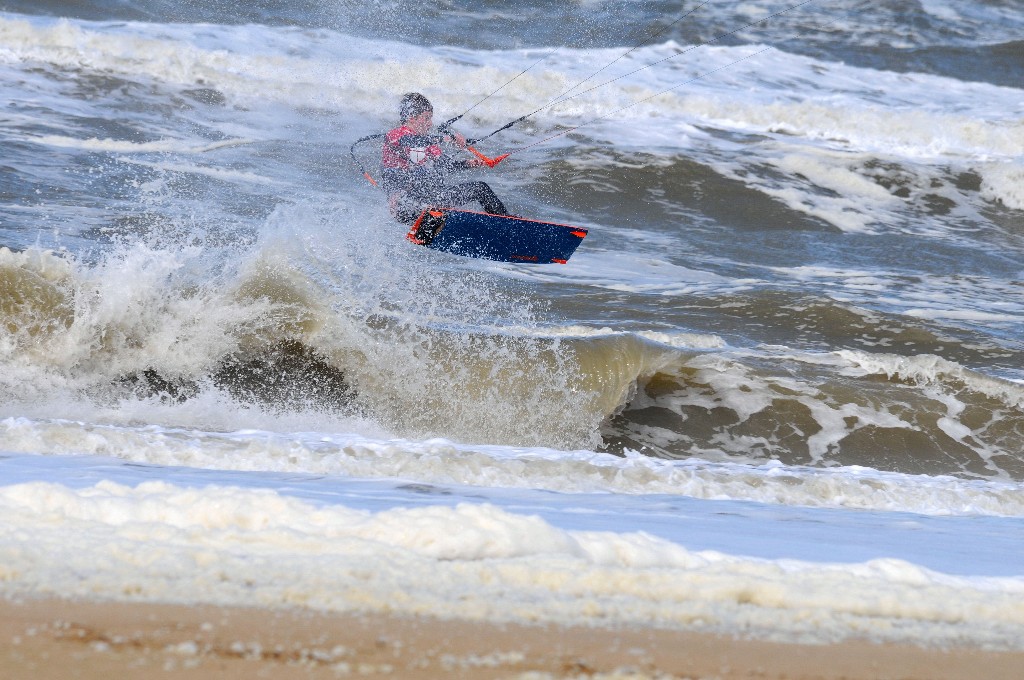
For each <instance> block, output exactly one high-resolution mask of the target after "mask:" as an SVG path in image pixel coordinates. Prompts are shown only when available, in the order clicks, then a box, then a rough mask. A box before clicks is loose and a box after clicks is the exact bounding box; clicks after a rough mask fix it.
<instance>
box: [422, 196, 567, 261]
mask: <svg viewBox="0 0 1024 680" xmlns="http://www.w3.org/2000/svg"><path fill="white" fill-rule="evenodd" d="M586 235H587V230H586V229H583V228H582V227H573V226H569V225H567V224H556V223H554V222H538V221H537V220H528V219H524V218H522V217H515V216H513V215H490V214H488V213H481V212H473V211H470V210H455V209H452V208H427V209H426V210H424V211H423V212H422V213H421V214H420V216H419V219H417V220H416V222H415V223H414V224H413V225H412V229H410V230H409V233H408V234H407V235H406V238H407V239H409V240H410V241H412V242H413V243H415V244H416V245H420V246H425V247H427V248H432V249H434V250H440V251H443V252H446V253H452V254H455V255H463V256H465V257H479V258H483V259H487V260H497V261H498V262H525V263H534V264H550V263H556V264H565V263H566V262H568V261H569V258H570V257H572V254H573V253H574V252H576V248H577V246H579V244H580V242H582V241H583V239H584V237H586Z"/></svg>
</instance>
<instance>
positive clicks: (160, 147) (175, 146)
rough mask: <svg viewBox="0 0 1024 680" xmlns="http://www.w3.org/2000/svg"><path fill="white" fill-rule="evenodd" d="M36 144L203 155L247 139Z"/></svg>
mask: <svg viewBox="0 0 1024 680" xmlns="http://www.w3.org/2000/svg"><path fill="white" fill-rule="evenodd" d="M31 141H34V142H36V143H38V144H45V145H47V146H55V147H59V148H68V149H87V150H89V151H115V152H119V153H154V152H156V153H204V152H207V151H214V150H215V149H223V148H227V147H232V146H241V145H243V144H248V143H250V142H251V141H252V140H248V139H224V140H220V141H217V142H209V143H206V144H196V143H194V142H188V141H183V140H175V139H160V140H155V141H151V142H130V141H125V140H119V139H96V138H95V137H92V138H89V139H76V138H74V137H65V136H62V135H42V136H39V137H34V138H31Z"/></svg>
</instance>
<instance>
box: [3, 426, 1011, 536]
mask: <svg viewBox="0 0 1024 680" xmlns="http://www.w3.org/2000/svg"><path fill="white" fill-rule="evenodd" d="M0 443H2V448H3V449H6V450H8V451H12V452H25V453H39V454H44V455H67V454H94V455H102V456H112V457H116V458H120V459H123V460H127V461H132V462H137V463H146V464H152V465H166V466H187V467H194V468H203V469H209V470H238V471H274V472H297V473H309V474H330V475H343V476H350V477H357V478H365V479H380V478H402V479H408V480H413V481H416V482H423V483H431V484H466V485H471V486H481V487H499V488H512V489H546V490H549V491H557V492H564V493H608V492H611V493H624V494H668V495H684V496H689V497H693V498H704V499H733V500H750V501H759V502H763V503H772V504H780V505H801V506H809V507H821V508H851V509H865V510H879V511H900V512H915V513H919V514H924V515H936V516H949V515H994V516H1024V488H1022V487H1021V486H1020V485H1019V484H1013V483H1008V482H985V481H977V480H964V479H957V478H954V477H934V476H925V475H905V474H899V473H889V472H880V471H877V470H871V469H867V468H826V469H815V468H808V467H799V466H784V465H781V464H778V463H770V464H767V465H762V466H751V465H741V464H730V463H708V462H707V461H701V460H696V459H694V460H684V461H671V460H662V459H656V458H651V457H648V456H643V455H640V454H629V455H627V456H626V457H624V458H622V457H618V456H614V455H610V454H602V453H595V452H589V451H577V452H565V451H555V450H549V449H543V448H514V447H496V446H468V445H459V444H456V443H453V442H450V441H445V440H428V441H419V442H416V441H406V440H380V439H373V438H370V437H363V436H357V435H344V436H342V435H329V434H323V433H319V434H312V433H311V434H308V435H303V434H294V435H284V434H278V433H273V432H265V431H241V432H236V433H223V434H221V433H212V432H201V431H195V430H181V429H171V428H159V427H154V426H149V427H143V428H135V427H125V426H103V425H91V424H85V423H76V422H66V421H48V420H30V419H27V418H6V419H4V420H0Z"/></svg>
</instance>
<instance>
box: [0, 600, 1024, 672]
mask: <svg viewBox="0 0 1024 680" xmlns="http://www.w3.org/2000/svg"><path fill="white" fill-rule="evenodd" d="M0 667H2V668H4V669H5V675H4V677H5V680H23V679H25V680H27V679H28V678H32V679H33V680H51V679H52V680H57V679H58V678H61V679H64V678H82V679H84V680H101V679H102V680H110V678H114V677H116V678H150V677H153V675H159V677H161V678H169V679H172V678H195V679H198V680H207V679H211V678H239V679H241V678H246V679H248V678H259V677H266V678H273V679H275V680H277V679H283V680H288V679H290V678H344V677H360V678H403V679H404V678H408V679H410V680H425V679H427V678H465V679H467V680H492V679H499V678H501V679H504V678H509V679H513V678H520V679H521V680H548V679H554V678H622V679H629V680H641V679H642V678H658V679H661V680H664V679H668V678H709V679H710V678H715V679H717V680H739V679H740V678H759V679H761V680H771V679H778V680H782V679H783V678H785V679H786V680H840V679H842V680H881V679H883V678H900V679H901V680H909V679H911V678H913V679H918V680H925V679H927V680H974V679H975V678H986V680H1004V679H1005V680H1011V679H1013V680H1016V679H1017V678H1019V677H1020V669H1021V668H1024V651H1013V652H991V651H985V650H978V649H953V650H937V649H926V648H920V647H914V646H910V645H894V644H888V643H886V644H872V643H870V642H864V641H847V642H841V643H836V644H827V645H814V644H799V643H780V642H765V641H759V640H749V639H735V638H730V637H728V636H722V635H713V634H707V633H693V632H686V631H674V630H662V629H644V628H635V627H634V628H627V629H609V628H584V627H562V626H552V625H545V626H540V625H538V626H528V625H521V624H505V623H492V622H486V621H484V622H480V621H466V620H442V619H430V618H423V617H409V616H401V615H397V614H395V615H389V614H359V613H335V612H322V611H315V610H306V609H297V608H296V609H262V608H247V607H234V606H223V607H222V606H217V605H205V604H204V605H178V604H151V603H131V602H107V601H102V602H100V601H85V600H60V599H55V598H43V599H35V598H20V599H14V600H8V599H4V598H0Z"/></svg>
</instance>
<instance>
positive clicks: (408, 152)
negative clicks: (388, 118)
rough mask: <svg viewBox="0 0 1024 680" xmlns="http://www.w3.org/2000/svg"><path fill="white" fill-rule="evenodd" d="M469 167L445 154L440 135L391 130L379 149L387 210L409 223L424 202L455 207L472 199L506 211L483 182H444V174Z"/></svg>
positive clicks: (488, 208)
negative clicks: (387, 202)
mask: <svg viewBox="0 0 1024 680" xmlns="http://www.w3.org/2000/svg"><path fill="white" fill-rule="evenodd" d="M470 167H473V166H472V165H470V163H469V162H468V161H456V160H452V159H451V158H449V157H448V156H447V155H446V154H445V153H444V150H443V149H442V148H441V139H440V137H437V136H432V135H417V134H416V133H415V132H413V131H412V130H410V129H409V128H408V127H406V126H404V125H403V126H401V127H397V128H395V129H394V130H391V131H390V132H388V133H387V134H386V135H385V136H384V145H383V147H382V150H381V179H382V185H383V187H384V191H385V192H386V193H387V194H388V196H389V198H390V200H391V214H392V215H393V216H394V217H395V219H397V220H398V221H400V222H405V223H407V224H412V223H413V222H415V221H416V218H417V217H419V215H420V213H421V212H423V209H424V208H426V207H428V206H435V207H441V208H446V207H455V206H459V205H463V204H465V203H470V202H472V201H476V202H478V203H480V205H481V206H482V207H483V209H484V211H485V212H489V213H491V214H492V215H505V214H507V211H506V210H505V206H504V205H503V204H502V202H501V200H500V199H499V198H498V197H497V196H496V195H495V193H494V191H493V190H491V187H490V186H488V185H487V183H486V182H463V183H462V184H454V185H451V186H449V185H447V184H445V176H446V175H448V174H450V173H452V172H457V171H460V170H466V169H468V168H470Z"/></svg>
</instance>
